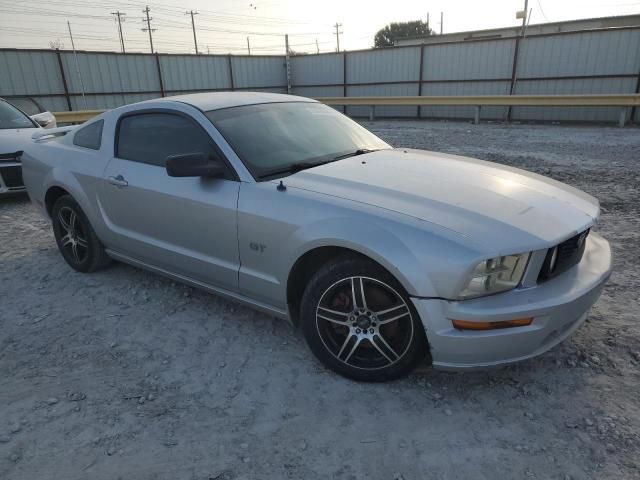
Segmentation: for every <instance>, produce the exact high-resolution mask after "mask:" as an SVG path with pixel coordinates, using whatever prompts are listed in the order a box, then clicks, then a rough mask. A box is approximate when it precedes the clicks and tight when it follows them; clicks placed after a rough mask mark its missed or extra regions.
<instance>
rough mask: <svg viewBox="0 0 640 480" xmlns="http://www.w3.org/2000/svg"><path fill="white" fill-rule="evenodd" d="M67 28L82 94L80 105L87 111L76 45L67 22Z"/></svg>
mask: <svg viewBox="0 0 640 480" xmlns="http://www.w3.org/2000/svg"><path fill="white" fill-rule="evenodd" d="M67 27H68V28H69V37H70V38H71V48H72V49H73V56H74V58H75V60H76V72H77V73H78V79H79V80H80V91H81V92H82V103H84V109H85V110H87V99H86V97H85V96H84V82H83V81H82V73H81V72H80V63H79V62H78V54H77V53H76V44H75V43H74V41H73V33H71V24H70V23H69V20H67Z"/></svg>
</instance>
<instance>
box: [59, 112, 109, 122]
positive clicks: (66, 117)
mask: <svg viewBox="0 0 640 480" xmlns="http://www.w3.org/2000/svg"><path fill="white" fill-rule="evenodd" d="M104 111H105V110H76V111H72V112H53V116H54V117H56V122H58V123H82V122H86V121H87V120H89V119H90V118H93V117H95V116H96V115H100V114H101V113H102V112H104Z"/></svg>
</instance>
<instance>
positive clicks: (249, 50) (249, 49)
mask: <svg viewBox="0 0 640 480" xmlns="http://www.w3.org/2000/svg"><path fill="white" fill-rule="evenodd" d="M247 51H248V52H249V55H251V44H250V43H249V37H247Z"/></svg>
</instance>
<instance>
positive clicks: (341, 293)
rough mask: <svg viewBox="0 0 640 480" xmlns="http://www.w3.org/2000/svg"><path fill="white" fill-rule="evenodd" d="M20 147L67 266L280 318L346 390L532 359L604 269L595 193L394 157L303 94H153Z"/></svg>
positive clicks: (596, 289) (434, 157)
mask: <svg viewBox="0 0 640 480" xmlns="http://www.w3.org/2000/svg"><path fill="white" fill-rule="evenodd" d="M34 139H35V142H34V143H33V144H32V145H30V146H29V148H28V149H27V150H26V151H25V155H24V158H23V168H24V178H25V183H26V185H27V188H28V190H29V195H30V197H31V200H32V201H33V202H34V203H35V204H36V205H37V206H38V207H40V208H41V209H42V211H43V213H44V214H45V215H47V216H49V217H50V218H51V219H52V223H53V231H54V235H55V238H56V241H57V243H58V247H59V249H60V252H61V254H62V257H63V258H64V259H65V260H66V262H67V263H68V264H69V265H70V266H71V267H72V268H74V269H76V270H78V271H80V272H91V271H94V270H97V269H99V268H101V267H103V266H105V265H106V264H107V263H108V262H109V260H110V259H116V260H120V261H123V262H127V263H130V264H132V265H136V266H138V267H142V268H146V269H149V270H151V271H154V272H157V273H159V274H162V275H166V276H169V277H171V278H174V279H176V280H178V281H182V282H185V283H188V284H190V285H194V286H197V287H199V288H203V289H205V290H208V291H211V292H215V293H217V294H221V295H224V296H227V297H230V298H233V299H235V300H239V301H242V302H245V303H247V304H249V305H252V306H254V307H255V308H258V309H260V310H263V311H266V312H269V313H270V314H273V315H276V316H279V317H283V318H287V319H289V320H291V321H292V322H293V323H295V324H299V325H300V326H301V327H302V330H303V332H304V335H305V338H306V340H307V343H308V344H309V347H310V348H311V350H312V351H313V353H315V354H316V356H317V357H318V358H319V359H320V360H321V361H322V362H324V363H325V365H327V366H328V367H330V368H332V369H334V370H335V371H337V372H339V373H341V374H343V375H346V376H348V377H351V378H355V379H359V380H369V381H373V380H387V379H391V378H396V377H398V376H400V375H403V374H406V373H407V372H409V371H410V370H411V368H412V367H413V366H414V365H415V364H416V362H419V361H420V360H422V359H423V358H424V357H425V356H427V355H428V356H429V358H430V360H431V362H432V363H433V365H434V366H435V367H439V368H451V369H465V368H476V367H486V366H492V365H499V364H504V363H510V362H514V361H518V360H523V359H525V358H529V357H532V356H535V355H538V354H540V353H542V352H544V351H546V350H548V349H549V348H551V347H552V346H554V345H556V344H558V343H559V342H561V341H562V340H563V339H565V338H566V337H567V336H568V335H570V334H571V333H572V332H573V331H575V330H576V329H577V328H578V327H579V326H580V324H581V323H582V322H583V321H584V319H585V318H586V316H587V312H588V311H589V308H590V307H591V306H592V305H593V304H594V303H595V301H596V300H597V299H598V297H599V296H600V292H601V291H602V289H603V287H604V284H605V282H606V280H607V278H608V277H609V274H610V273H611V251H610V248H609V244H608V243H607V241H606V240H605V239H604V238H602V237H601V236H599V235H598V234H597V233H596V232H593V231H591V228H592V227H593V226H594V225H595V223H596V220H597V218H598V214H599V212H600V208H599V205H598V201H597V200H596V199H595V198H593V197H591V196H589V195H587V194H585V193H583V192H580V191H579V190H576V189H575V188H572V187H570V186H568V185H563V184H561V183H559V182H556V181H554V180H551V179H548V178H545V177H542V176H540V175H535V174H533V173H530V172H526V171H523V170H518V169H515V168H510V167H505V166H502V165H497V164H493V163H490V162H483V161H480V160H474V159H470V158H464V157H457V156H453V155H446V154H442V153H436V152H425V151H419V150H411V149H404V148H393V147H391V146H390V145H389V144H387V143H385V142H384V141H382V140H381V139H379V138H377V137H376V136H375V135H373V134H372V133H370V132H369V131H367V130H366V129H364V128H363V127H362V126H360V125H358V124H357V123H356V122H354V121H352V120H351V119H349V118H347V117H345V116H344V115H342V114H340V113H338V112H337V111H336V110H334V109H332V108H330V107H328V106H326V105H322V104H320V103H318V102H316V101H314V100H311V99H308V98H302V97H295V96H290V95H277V94H268V93H255V92H251V93H249V92H242V93H222V92H220V93H205V94H196V95H184V96H178V97H167V98H164V99H161V100H150V101H147V102H142V103H137V104H133V105H127V106H124V107H120V108H117V109H114V110H111V111H108V112H106V113H104V114H102V115H100V116H98V117H96V118H94V119H92V120H90V121H89V122H87V123H85V124H83V125H81V126H79V127H71V128H59V129H56V130H43V131H40V132H37V133H36V135H34ZM254 326H255V325H254ZM253 334H255V335H261V334H263V333H262V332H260V331H258V330H256V331H255V332H253ZM238 341H242V339H238Z"/></svg>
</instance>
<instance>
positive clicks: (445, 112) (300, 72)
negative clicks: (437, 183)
mask: <svg viewBox="0 0 640 480" xmlns="http://www.w3.org/2000/svg"><path fill="white" fill-rule="evenodd" d="M290 62H291V63H290V66H291V85H292V93H295V94H299V95H303V96H309V97H323V96H332V97H333V96H389V95H393V96H396V95H509V94H514V95H526V94H545V95H550V94H598V93H639V87H640V27H625V28H612V29H602V30H588V31H580V32H563V33H557V34H549V35H536V36H530V37H525V38H500V39H492V40H473V41H464V42H449V43H431V44H427V45H418V46H407V47H394V48H388V49H374V50H361V51H352V52H341V53H329V54H320V55H304V56H294V57H291V60H290ZM83 90H84V92H85V95H84V97H83V96H82V95H81V92H82V91H83ZM216 90H259V91H269V92H282V93H285V92H286V91H287V78H286V68H285V57H284V55H282V56H235V55H234V56H231V55H197V56H196V55H168V54H155V55H151V54H118V53H104V52H78V54H77V62H76V57H75V56H74V54H73V53H72V52H69V51H53V50H12V49H0V96H4V97H12V96H32V97H34V98H35V99H36V100H38V101H39V102H40V103H41V104H42V105H43V106H45V107H46V108H47V109H49V110H52V111H64V110H84V109H104V108H113V107H116V106H119V105H123V104H126V103H132V102H136V101H140V100H146V99H150V98H155V97H159V96H167V95H175V94H179V93H187V92H198V91H216ZM472 109H473V107H471V106H469V107H465V106H451V107H449V106H446V107H445V106H424V107H392V106H390V107H380V108H379V109H378V110H376V116H393V117H416V116H421V117H436V118H469V117H472V116H473V110H472ZM347 113H349V114H351V115H354V116H358V115H362V116H365V115H368V109H367V108H365V107H348V109H347ZM632 114H633V115H634V116H635V121H639V120H640V112H634V113H630V115H632ZM618 115H619V110H618V108H615V107H612V108H609V107H513V108H511V109H509V108H508V107H486V108H484V109H483V111H482V118H483V119H498V120H499V119H506V118H509V117H510V118H511V119H514V120H547V121H550V120H572V121H610V122H614V121H617V119H618Z"/></svg>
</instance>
